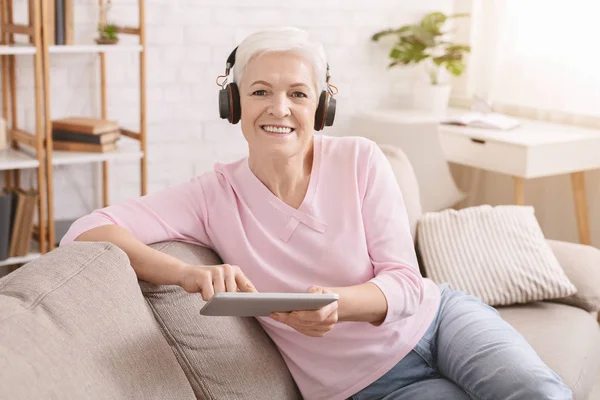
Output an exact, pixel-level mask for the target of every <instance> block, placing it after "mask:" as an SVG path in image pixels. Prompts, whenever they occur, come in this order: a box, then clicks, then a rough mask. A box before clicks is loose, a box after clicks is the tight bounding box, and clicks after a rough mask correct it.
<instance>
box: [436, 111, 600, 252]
mask: <svg viewBox="0 0 600 400" xmlns="http://www.w3.org/2000/svg"><path fill="white" fill-rule="evenodd" d="M439 132H440V142H441V144H442V148H443V149H444V153H445V154H446V158H447V159H448V161H450V162H452V163H456V164H461V165H467V166H470V167H474V168H480V169H483V170H487V171H493V172H498V173H501V174H505V175H511V176H513V177H514V182H515V183H514V184H515V203H516V204H524V203H525V196H524V189H523V186H524V180H525V179H533V178H540V177H545V176H552V175H562V174H570V175H571V183H572V188H573V198H574V203H575V213H576V215H577V226H578V230H579V241H580V242H581V243H583V244H590V242H591V238H590V227H589V219H588V212H587V198H586V192H585V184H584V171H587V170H591V169H597V168H600V131H598V130H592V129H585V128H579V127H574V126H569V125H559V124H552V123H545V122H539V121H531V120H524V119H521V126H520V127H518V128H516V129H513V130H510V131H496V130H489V129H482V128H470V127H463V126H452V125H440V129H439Z"/></svg>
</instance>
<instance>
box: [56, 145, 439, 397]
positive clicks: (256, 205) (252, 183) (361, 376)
mask: <svg viewBox="0 0 600 400" xmlns="http://www.w3.org/2000/svg"><path fill="white" fill-rule="evenodd" d="M314 141H315V142H314V153H315V154H314V161H313V170H312V175H311V179H310V183H309V187H308V191H307V193H306V197H305V199H304V201H303V203H302V204H301V206H300V207H299V208H298V209H294V208H292V207H290V206H288V205H287V204H286V203H284V202H283V201H281V200H280V199H279V198H277V197H276V196H275V195H273V194H272V193H271V191H270V190H269V189H268V188H267V187H266V186H264V185H263V184H262V182H261V181H260V180H259V179H258V178H257V177H256V176H255V175H254V174H253V173H252V171H251V170H250V168H249V166H248V161H247V158H244V159H242V160H239V161H237V162H234V163H232V164H227V165H222V164H217V165H216V166H215V170H214V172H210V173H206V174H203V175H201V176H199V177H196V178H193V179H192V180H191V181H189V182H187V183H184V184H180V185H178V186H176V187H173V188H169V189H165V190H162V191H159V192H156V193H153V194H150V195H147V196H145V197H141V198H138V199H133V200H129V201H127V202H125V203H123V204H117V205H113V206H110V207H107V208H104V209H101V210H96V211H94V212H93V213H91V214H90V215H87V216H85V217H83V218H80V219H79V220H78V221H76V222H75V223H74V224H73V225H72V226H71V228H70V230H69V231H68V233H67V234H66V236H65V237H64V238H63V239H62V241H61V245H64V244H67V243H70V242H72V241H73V240H74V239H75V238H76V237H77V236H78V235H80V234H81V233H83V232H85V231H87V230H89V229H91V228H94V227H97V226H100V225H103V224H117V225H120V226H122V227H124V228H126V229H127V230H129V231H130V232H132V233H133V235H135V237H137V238H138V239H139V240H140V241H142V242H143V243H146V244H150V243H155V242H159V241H165V240H178V241H184V242H189V243H195V244H199V245H202V246H206V247H209V248H212V249H214V250H215V251H216V252H217V253H218V254H219V255H220V256H221V258H222V259H223V262H225V263H228V264H234V265H238V266H239V267H240V268H241V269H242V270H243V272H244V273H245V274H246V276H248V278H249V279H250V280H251V281H252V282H253V283H254V285H255V286H256V288H257V289H258V291H259V292H304V291H305V290H306V289H307V288H308V287H309V286H310V285H318V286H324V287H332V286H351V285H358V284H361V283H365V282H367V281H370V282H373V283H374V284H376V285H377V286H378V287H379V288H380V289H381V290H382V291H383V293H384V295H385V296H386V299H387V302H388V311H387V316H386V318H385V320H384V323H383V324H382V325H380V326H377V327H376V326H373V325H371V324H369V323H367V322H339V323H338V324H337V325H336V326H335V327H334V329H333V330H332V331H330V332H329V333H328V334H327V335H325V336H324V337H323V338H314V337H309V336H305V335H303V334H301V333H298V332H297V331H295V330H293V329H292V328H290V327H288V326H286V325H284V324H281V323H279V322H276V321H274V320H272V319H270V318H258V320H259V322H260V323H261V325H262V327H263V328H264V329H265V331H266V332H267V333H268V334H269V336H270V337H271V338H272V339H273V341H274V342H275V344H276V345H277V347H278V348H279V350H280V352H281V354H282V355H283V357H284V359H285V361H286V363H287V366H288V368H289V370H290V372H291V373H292V376H293V377H294V379H295V381H296V383H297V385H298V387H299V389H300V391H301V392H302V395H303V397H304V398H305V399H308V400H310V399H327V400H336V399H340V400H341V399H345V398H347V397H349V396H351V395H353V394H354V393H356V392H357V391H359V390H361V389H363V388H364V387H366V386H368V385H369V384H370V383H372V382H374V381H375V380H377V379H378V378H379V377H381V376H382V375H384V374H385V373H386V372H387V371H388V370H389V369H390V368H391V367H393V366H394V365H395V364H396V363H397V362H398V361H399V360H401V359H402V358H403V357H404V356H405V355H406V354H407V353H408V352H409V351H410V350H411V349H412V348H413V347H414V346H415V344H416V343H417V342H418V341H419V339H420V338H421V336H422V335H423V334H424V333H425V331H426V330H427V328H428V326H429V324H430V323H431V322H432V320H433V318H434V316H435V313H436V311H437V306H438V303H439V289H438V287H437V286H436V285H435V284H434V283H433V282H432V281H430V280H429V279H424V278H423V277H422V276H421V275H420V273H419V268H418V265H417V259H416V255H415V251H414V245H413V239H412V237H411V234H410V229H409V223H408V219H407V214H406V210H405V207H404V203H403V200H402V195H401V193H400V190H399V188H398V184H397V183H396V180H395V176H394V174H393V171H392V169H391V167H390V165H389V163H388V161H387V159H386V157H385V155H384V154H383V153H382V151H381V150H380V149H379V147H378V146H377V145H375V144H374V143H373V142H371V141H369V140H367V139H364V138H355V137H340V138H334V137H327V136H321V135H316V136H315V139H314ZM207 318H208V317H207Z"/></svg>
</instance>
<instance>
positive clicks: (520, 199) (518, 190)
mask: <svg viewBox="0 0 600 400" xmlns="http://www.w3.org/2000/svg"><path fill="white" fill-rule="evenodd" d="M513 178H514V180H515V204H516V205H518V206H522V205H523V204H525V180H524V179H523V178H521V177H518V176H515V177H513Z"/></svg>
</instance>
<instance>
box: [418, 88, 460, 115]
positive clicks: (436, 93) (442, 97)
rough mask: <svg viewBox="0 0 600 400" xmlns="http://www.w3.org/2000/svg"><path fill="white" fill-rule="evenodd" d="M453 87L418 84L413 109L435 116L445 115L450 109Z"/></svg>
mask: <svg viewBox="0 0 600 400" xmlns="http://www.w3.org/2000/svg"><path fill="white" fill-rule="evenodd" d="M451 91H452V86H450V85H448V84H444V85H431V84H425V83H422V84H418V85H415V87H414V90H413V107H414V108H415V109H417V110H423V111H428V112H431V113H433V114H435V115H440V116H441V115H444V114H445V113H446V110H447V109H448V102H449V101H450V92H451Z"/></svg>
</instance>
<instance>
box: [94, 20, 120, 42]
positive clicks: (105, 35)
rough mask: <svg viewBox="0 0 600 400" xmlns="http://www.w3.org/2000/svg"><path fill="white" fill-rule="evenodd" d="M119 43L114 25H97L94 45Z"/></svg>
mask: <svg viewBox="0 0 600 400" xmlns="http://www.w3.org/2000/svg"><path fill="white" fill-rule="evenodd" d="M118 42H119V35H118V34H117V25H115V24H109V23H107V24H98V37H97V38H96V43H98V44H116V43H118Z"/></svg>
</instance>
